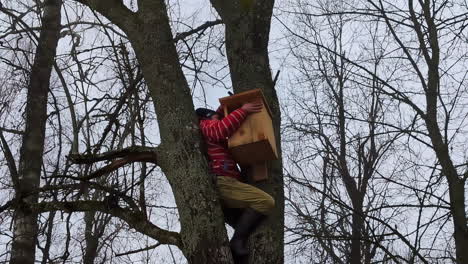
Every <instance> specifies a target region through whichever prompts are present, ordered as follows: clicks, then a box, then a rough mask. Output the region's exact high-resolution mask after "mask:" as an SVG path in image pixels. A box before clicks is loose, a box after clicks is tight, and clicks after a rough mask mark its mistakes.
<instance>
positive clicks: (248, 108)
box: [200, 102, 263, 141]
mask: <svg viewBox="0 0 468 264" xmlns="http://www.w3.org/2000/svg"><path fill="white" fill-rule="evenodd" d="M262 107H263V105H262V103H261V102H254V103H246V104H244V105H243V106H242V107H241V108H238V109H236V110H235V111H233V112H232V113H230V114H229V115H227V116H226V117H224V118H223V119H221V120H204V121H202V122H201V123H200V128H201V130H202V133H203V134H204V135H205V137H207V138H209V139H210V140H212V141H220V140H224V139H226V138H227V137H230V136H231V135H232V134H234V132H236V130H237V129H239V127H240V126H241V124H242V122H243V121H244V120H245V118H246V117H247V115H248V114H251V113H257V112H260V111H261V110H262Z"/></svg>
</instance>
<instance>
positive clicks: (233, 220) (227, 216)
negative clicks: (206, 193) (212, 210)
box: [223, 207, 244, 229]
mask: <svg viewBox="0 0 468 264" xmlns="http://www.w3.org/2000/svg"><path fill="white" fill-rule="evenodd" d="M243 211H244V209H241V208H226V207H224V208H223V214H224V222H226V223H227V224H228V225H230V226H231V227H232V228H234V229H235V228H236V227H237V221H239V218H240V217H241V215H242V212H243Z"/></svg>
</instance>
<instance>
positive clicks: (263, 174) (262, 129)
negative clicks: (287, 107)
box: [219, 89, 278, 181]
mask: <svg viewBox="0 0 468 264" xmlns="http://www.w3.org/2000/svg"><path fill="white" fill-rule="evenodd" d="M258 99H261V100H262V101H263V108H262V110H261V111H260V112H259V113H253V114H249V115H248V116H247V118H246V119H245V120H244V122H243V123H242V125H241V127H240V128H239V129H238V130H237V131H236V132H235V133H234V134H233V135H232V136H231V137H230V138H229V140H228V146H229V149H230V151H231V154H232V155H233V157H234V159H235V160H236V162H237V163H239V164H240V165H241V166H250V167H251V168H252V172H255V173H254V174H253V175H254V176H253V177H252V178H254V180H255V181H259V180H264V179H266V178H267V176H268V171H267V167H266V161H268V160H274V159H277V158H278V155H277V148H276V140H275V134H274V129H273V122H272V120H271V111H270V109H269V107H268V105H267V103H266V100H265V98H264V96H263V93H262V91H261V90H260V89H256V90H250V91H247V92H244V93H240V94H236V95H232V96H228V97H224V98H221V99H219V101H220V103H221V105H222V107H223V110H224V113H225V115H227V114H229V113H230V112H232V111H234V110H235V109H237V108H239V107H241V106H242V105H243V104H245V103H248V102H252V101H255V100H258Z"/></svg>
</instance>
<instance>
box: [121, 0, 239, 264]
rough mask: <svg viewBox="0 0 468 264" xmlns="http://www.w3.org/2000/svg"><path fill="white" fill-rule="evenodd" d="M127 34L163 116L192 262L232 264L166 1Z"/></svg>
mask: <svg viewBox="0 0 468 264" xmlns="http://www.w3.org/2000/svg"><path fill="white" fill-rule="evenodd" d="M139 8H140V11H139V13H138V18H137V20H138V22H137V23H135V27H134V28H133V29H132V30H128V31H127V32H126V33H127V34H128V36H129V39H130V41H131V43H132V45H133V48H134V49H135V52H136V56H137V58H138V62H139V63H140V65H141V68H142V71H143V74H144V77H145V80H146V82H147V84H148V87H149V90H150V94H151V97H152V98H153V102H154V107H155V109H156V113H157V115H158V123H159V128H160V135H161V142H162V143H161V146H160V148H161V149H162V152H161V153H164V155H161V157H159V158H158V164H159V165H160V167H161V169H162V170H163V171H164V173H165V174H166V176H167V178H168V180H169V183H170V185H171V187H172V190H173V193H174V197H175V201H176V204H177V208H178V210H179V216H180V222H181V227H182V228H181V232H180V234H181V238H182V243H183V245H182V248H181V249H182V252H183V253H184V255H185V256H186V257H187V259H188V261H189V263H204V264H205V263H217V264H223V263H232V257H231V253H230V249H229V243H228V240H227V234H226V230H225V227H224V222H223V217H222V212H221V208H220V205H219V201H218V199H217V193H216V191H215V188H214V186H213V184H212V182H211V179H210V178H209V176H208V175H209V174H208V166H207V162H206V159H205V157H204V155H203V154H202V152H201V151H200V149H201V148H200V142H201V136H200V132H199V129H198V120H197V118H196V116H195V115H194V106H193V102H192V97H191V95H190V89H189V86H188V83H187V81H186V79H185V76H184V74H183V72H182V69H181V66H180V63H179V60H178V54H177V51H176V48H175V45H174V42H173V36H172V33H171V29H170V26H169V19H168V16H167V10H166V6H165V4H164V1H159V0H158V1H145V2H144V3H142V4H141V5H140V6H139Z"/></svg>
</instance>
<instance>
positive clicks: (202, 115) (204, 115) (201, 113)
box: [195, 108, 219, 118]
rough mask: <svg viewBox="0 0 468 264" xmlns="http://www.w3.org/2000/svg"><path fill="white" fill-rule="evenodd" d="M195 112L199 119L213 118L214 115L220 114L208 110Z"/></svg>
mask: <svg viewBox="0 0 468 264" xmlns="http://www.w3.org/2000/svg"><path fill="white" fill-rule="evenodd" d="M195 112H196V113H197V116H198V117H199V118H211V117H212V116H213V115H217V114H219V113H218V112H216V111H213V110H211V109H207V108H197V110H195Z"/></svg>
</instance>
